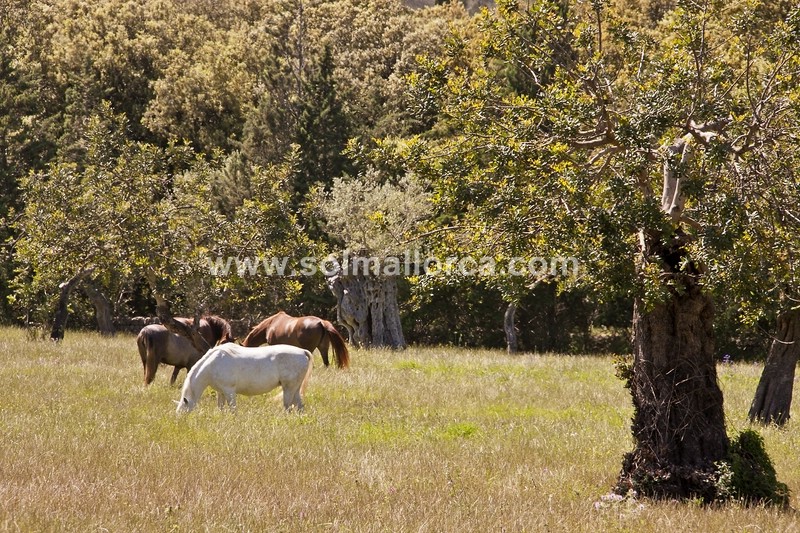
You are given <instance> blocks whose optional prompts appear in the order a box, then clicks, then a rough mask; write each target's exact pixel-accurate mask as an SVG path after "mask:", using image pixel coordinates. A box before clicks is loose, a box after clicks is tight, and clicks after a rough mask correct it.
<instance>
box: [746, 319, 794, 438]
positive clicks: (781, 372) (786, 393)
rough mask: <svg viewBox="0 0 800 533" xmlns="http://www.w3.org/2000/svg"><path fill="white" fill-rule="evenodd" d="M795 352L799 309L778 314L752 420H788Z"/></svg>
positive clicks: (754, 403) (781, 421) (767, 421)
mask: <svg viewBox="0 0 800 533" xmlns="http://www.w3.org/2000/svg"><path fill="white" fill-rule="evenodd" d="M798 355H800V312H798V311H790V312H788V313H784V314H783V315H781V316H780V317H778V327H777V331H776V332H775V339H774V340H773V341H772V346H771V347H770V350H769V355H768V356H767V362H766V365H765V366H764V370H763V372H762V373H761V379H760V380H759V382H758V388H757V389H756V394H755V397H754V398H753V403H752V404H751V405H750V413H749V417H750V421H751V422H759V423H761V424H777V425H779V426H781V425H783V424H785V423H786V422H787V421H788V420H789V410H790V408H791V405H792V389H793V387H794V374H795V368H796V367H797V359H798Z"/></svg>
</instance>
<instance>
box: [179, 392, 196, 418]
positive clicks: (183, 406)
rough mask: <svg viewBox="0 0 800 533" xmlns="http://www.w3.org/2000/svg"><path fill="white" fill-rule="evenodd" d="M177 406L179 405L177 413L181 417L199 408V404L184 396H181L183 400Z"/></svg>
mask: <svg viewBox="0 0 800 533" xmlns="http://www.w3.org/2000/svg"><path fill="white" fill-rule="evenodd" d="M175 405H177V408H176V409H175V412H176V413H177V414H179V415H180V414H183V413H188V412H190V411H192V410H194V408H195V407H196V406H197V402H196V401H194V400H191V399H189V398H187V397H186V396H184V395H181V400H180V401H176V402H175Z"/></svg>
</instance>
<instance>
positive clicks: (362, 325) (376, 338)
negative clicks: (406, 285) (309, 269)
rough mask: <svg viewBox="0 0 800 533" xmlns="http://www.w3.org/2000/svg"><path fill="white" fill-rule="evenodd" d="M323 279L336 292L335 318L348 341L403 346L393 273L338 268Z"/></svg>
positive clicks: (367, 344)
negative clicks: (341, 325)
mask: <svg viewBox="0 0 800 533" xmlns="http://www.w3.org/2000/svg"><path fill="white" fill-rule="evenodd" d="M327 281H328V287H329V288H330V289H331V292H332V293H333V295H334V296H336V312H337V320H338V322H340V323H342V324H344V326H345V327H346V328H347V331H348V332H349V333H350V342H351V343H352V344H354V345H357V346H365V347H370V346H374V347H382V346H386V347H391V348H404V347H405V346H406V341H405V338H404V337H403V328H402V325H401V322H400V306H399V305H398V303H397V280H396V279H395V278H394V277H393V276H370V275H367V276H365V275H363V274H361V273H353V274H350V273H346V272H342V271H339V272H337V273H335V274H333V275H331V276H328V278H327Z"/></svg>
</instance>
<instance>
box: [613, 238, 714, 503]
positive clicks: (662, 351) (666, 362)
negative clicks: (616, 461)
mask: <svg viewBox="0 0 800 533" xmlns="http://www.w3.org/2000/svg"><path fill="white" fill-rule="evenodd" d="M664 248H666V249H661V250H660V251H657V252H655V254H656V255H657V256H658V257H660V258H661V259H663V260H664V273H663V274H662V280H664V281H665V282H666V281H667V280H670V281H671V282H672V286H671V287H670V288H669V291H670V293H669V296H668V297H667V300H666V301H664V302H662V303H659V304H657V305H655V306H654V307H652V308H647V307H646V304H645V303H644V302H642V301H641V300H638V301H636V302H635V304H634V317H633V330H634V338H633V341H634V362H633V373H632V376H631V377H630V382H629V384H630V388H631V395H632V396H633V405H634V416H633V424H632V431H633V437H634V443H635V448H634V450H633V451H632V452H630V453H628V454H627V455H626V456H625V458H624V460H623V467H622V472H621V474H620V478H619V482H618V485H617V488H616V490H617V491H618V492H620V493H622V494H627V493H628V492H631V491H636V492H637V493H638V494H640V495H644V496H648V497H654V498H667V499H672V498H677V499H681V498H698V497H699V498H702V499H704V500H705V501H711V500H713V499H714V498H715V497H716V477H717V474H716V472H717V468H716V464H715V463H717V462H718V461H720V460H722V459H724V458H725V457H726V454H727V450H728V445H729V441H728V437H727V434H726V431H725V417H724V412H723V402H722V391H721V390H720V388H719V384H718V382H717V371H716V361H715V357H714V335H713V319H714V307H713V305H712V302H711V299H710V298H709V296H708V295H706V294H704V293H703V291H702V288H701V286H700V285H699V284H698V283H697V278H696V275H699V273H687V272H685V271H684V272H678V269H679V266H678V265H680V264H681V262H682V258H683V256H684V255H685V251H684V249H683V244H682V243H681V242H680V240H676V241H675V243H674V244H673V246H671V247H664ZM649 251H651V252H652V250H649ZM648 256H650V257H653V255H650V254H648ZM678 288H679V290H678Z"/></svg>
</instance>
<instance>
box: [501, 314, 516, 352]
mask: <svg viewBox="0 0 800 533" xmlns="http://www.w3.org/2000/svg"><path fill="white" fill-rule="evenodd" d="M516 314H517V304H516V303H514V302H511V303H510V304H508V307H506V312H505V313H504V314H503V330H504V331H505V333H506V349H507V350H508V353H509V354H515V353H517V351H518V350H519V345H518V343H517V328H516V324H515V321H514V318H515V316H516Z"/></svg>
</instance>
